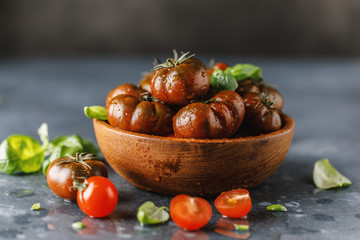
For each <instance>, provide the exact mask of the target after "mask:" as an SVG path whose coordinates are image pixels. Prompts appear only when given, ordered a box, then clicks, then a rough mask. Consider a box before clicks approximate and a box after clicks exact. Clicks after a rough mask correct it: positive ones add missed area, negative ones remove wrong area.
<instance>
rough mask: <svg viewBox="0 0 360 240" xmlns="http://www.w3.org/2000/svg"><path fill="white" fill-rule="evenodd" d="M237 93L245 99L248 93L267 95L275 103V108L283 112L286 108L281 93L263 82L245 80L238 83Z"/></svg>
mask: <svg viewBox="0 0 360 240" xmlns="http://www.w3.org/2000/svg"><path fill="white" fill-rule="evenodd" d="M236 92H237V93H239V94H240V95H241V96H242V97H244V95H245V94H246V93H248V92H254V93H259V94H262V95H266V96H267V97H268V99H269V101H271V102H273V107H274V108H277V109H279V110H281V109H282V108H283V106H284V99H283V97H282V96H281V94H280V92H279V91H278V90H276V89H275V88H273V87H271V86H269V85H267V84H266V83H265V82H264V81H263V80H258V81H255V80H252V79H245V80H241V81H238V88H237V89H236Z"/></svg>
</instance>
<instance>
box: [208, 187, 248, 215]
mask: <svg viewBox="0 0 360 240" xmlns="http://www.w3.org/2000/svg"><path fill="white" fill-rule="evenodd" d="M214 204H215V207H216V209H217V210H218V211H219V212H220V213H221V214H222V215H224V216H227V217H230V218H241V217H244V216H246V215H247V214H248V213H249V212H250V210H251V198H250V195H249V192H248V191H247V190H246V189H234V190H231V191H228V192H223V193H222V194H220V196H218V197H217V198H216V199H215V202H214Z"/></svg>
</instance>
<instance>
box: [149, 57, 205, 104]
mask: <svg viewBox="0 0 360 240" xmlns="http://www.w3.org/2000/svg"><path fill="white" fill-rule="evenodd" d="M209 87H210V78H209V74H208V69H207V67H206V66H205V64H204V63H202V62H201V61H200V60H198V59H196V58H189V59H187V60H186V61H184V62H182V63H180V64H178V65H176V66H173V67H167V68H160V69H158V70H156V72H155V74H154V76H153V78H152V80H151V92H152V94H153V95H154V96H155V97H156V98H157V99H159V100H160V101H163V102H165V103H166V104H170V105H181V106H184V105H187V104H189V103H190V102H191V101H192V100H195V99H198V98H199V97H201V96H204V95H205V94H206V93H207V92H208V90H209Z"/></svg>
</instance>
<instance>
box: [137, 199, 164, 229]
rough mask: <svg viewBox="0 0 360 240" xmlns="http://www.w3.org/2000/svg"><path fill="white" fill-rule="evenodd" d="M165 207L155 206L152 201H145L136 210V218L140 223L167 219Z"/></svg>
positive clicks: (151, 222)
mask: <svg viewBox="0 0 360 240" xmlns="http://www.w3.org/2000/svg"><path fill="white" fill-rule="evenodd" d="M165 209H168V208H167V207H164V206H163V207H156V206H155V204H154V203H152V202H146V203H144V204H143V205H141V206H140V208H139V210H138V212H137V219H138V220H139V222H140V223H142V224H158V223H163V222H166V221H167V220H169V213H168V212H166V211H165Z"/></svg>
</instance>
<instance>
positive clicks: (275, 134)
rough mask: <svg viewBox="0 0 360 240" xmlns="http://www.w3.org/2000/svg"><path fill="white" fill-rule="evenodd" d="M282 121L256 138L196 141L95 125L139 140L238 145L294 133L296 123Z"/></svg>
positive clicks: (287, 119)
mask: <svg viewBox="0 0 360 240" xmlns="http://www.w3.org/2000/svg"><path fill="white" fill-rule="evenodd" d="M282 120H283V122H284V124H283V126H282V127H281V129H279V130H277V131H274V132H271V133H264V134H259V135H256V136H246V137H237V138H221V139H194V138H177V137H169V136H157V135H149V134H145V133H137V132H131V131H128V130H124V129H121V128H118V127H114V126H111V125H110V124H109V123H108V122H106V121H104V120H99V119H93V124H94V126H95V125H99V126H101V127H103V128H106V129H107V130H109V131H111V132H115V133H121V134H122V135H125V136H131V137H137V138H139V139H147V140H150V139H152V140H154V141H170V142H184V143H213V144H219V143H237V142H250V141H259V140H264V139H270V138H273V137H278V136H281V135H284V134H288V133H289V132H291V131H293V130H294V128H295V121H294V120H293V119H292V118H291V117H290V116H288V115H286V114H282Z"/></svg>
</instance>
